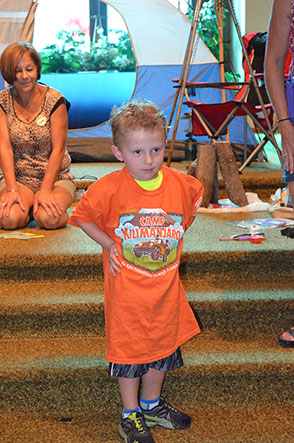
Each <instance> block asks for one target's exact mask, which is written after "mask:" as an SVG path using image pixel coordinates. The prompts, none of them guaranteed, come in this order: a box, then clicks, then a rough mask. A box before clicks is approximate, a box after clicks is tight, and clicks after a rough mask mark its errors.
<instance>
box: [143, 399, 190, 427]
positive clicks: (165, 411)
mask: <svg viewBox="0 0 294 443" xmlns="http://www.w3.org/2000/svg"><path fill="white" fill-rule="evenodd" d="M142 413H143V416H144V419H145V422H146V425H147V426H148V427H149V428H153V427H154V426H157V425H160V426H163V427H164V428H167V429H173V430H180V429H187V428H189V427H190V426H191V417H189V415H187V414H185V413H184V412H181V411H179V410H178V409H176V408H175V407H173V406H170V405H169V404H167V403H166V402H165V401H164V399H163V398H160V401H159V404H158V405H157V406H155V407H154V408H153V409H150V410H146V409H142Z"/></svg>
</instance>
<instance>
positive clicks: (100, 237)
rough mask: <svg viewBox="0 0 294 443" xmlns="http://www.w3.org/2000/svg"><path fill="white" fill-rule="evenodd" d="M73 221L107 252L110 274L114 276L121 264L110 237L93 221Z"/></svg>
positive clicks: (118, 271)
mask: <svg viewBox="0 0 294 443" xmlns="http://www.w3.org/2000/svg"><path fill="white" fill-rule="evenodd" d="M75 222H76V224H77V225H78V226H79V227H80V228H81V229H82V230H83V231H84V232H85V233H86V234H87V235H88V236H89V237H91V238H92V239H93V240H94V241H95V242H96V243H99V245H100V246H102V248H103V249H105V250H106V251H108V252H109V273H110V275H112V276H113V277H115V276H116V274H117V273H120V268H121V264H120V262H119V260H118V258H117V257H118V251H117V249H116V247H115V243H114V241H113V240H112V238H110V237H109V235H107V234H106V233H105V232H104V231H103V230H102V229H100V228H98V226H97V225H95V223H81V222H79V221H78V220H75Z"/></svg>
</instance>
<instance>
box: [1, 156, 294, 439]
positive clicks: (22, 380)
mask: <svg viewBox="0 0 294 443" xmlns="http://www.w3.org/2000/svg"><path fill="white" fill-rule="evenodd" d="M118 167H121V165H120V164H119V163H95V164H73V165H72V169H73V172H74V173H75V175H76V176H77V177H79V183H80V189H83V188H84V187H86V186H87V184H86V183H88V184H89V183H91V182H92V181H93V180H94V177H95V179H96V178H99V177H101V176H103V175H104V174H105V173H108V172H110V171H111V170H114V169H116V168H118ZM172 167H176V168H179V169H182V170H184V171H185V169H186V167H187V164H185V163H176V164H172ZM281 175H282V173H281V169H280V167H279V165H278V164H277V163H275V162H269V163H266V164H265V163H264V164H252V165H251V166H250V168H247V169H246V170H245V171H244V173H243V174H242V176H241V179H242V181H243V183H244V186H245V190H246V191H249V190H250V192H256V193H257V194H258V195H259V196H263V200H264V201H268V200H267V199H268V198H269V195H270V194H271V193H272V191H274V190H275V189H277V187H279V186H280V185H281V184H280V180H281ZM84 176H86V177H85V178H82V177H84ZM220 188H221V192H222V193H223V194H224V196H225V189H223V188H222V183H221V179H220ZM264 217H270V214H269V213H266V212H262V213H256V212H254V213H235V214H218V215H204V214H199V215H198V216H197V219H196V221H195V223H194V224H193V225H192V226H191V228H190V229H189V230H188V231H187V233H186V235H185V240H184V252H183V257H182V261H181V267H180V274H181V279H182V281H183V284H184V287H185V290H186V293H187V296H188V299H189V302H190V304H191V307H192V309H193V311H194V312H195V315H196V317H197V319H198V320H199V323H200V325H201V327H202V332H201V334H200V335H199V336H197V337H195V338H193V339H192V340H190V341H189V342H187V343H186V344H185V345H184V346H183V356H184V360H185V366H184V367H183V368H180V369H179V370H177V371H174V372H173V373H171V374H168V376H167V378H166V382H165V385H164V391H163V394H164V395H165V396H166V398H167V399H168V400H169V401H171V402H172V403H174V404H175V405H177V406H178V407H179V408H182V409H183V410H184V411H186V412H188V413H190V414H191V416H192V418H193V423H192V426H191V428H190V429H188V430H186V431H180V432H173V431H169V430H166V429H163V428H161V429H155V430H153V431H152V433H153V437H154V439H155V441H156V442H158V443H166V442H170V443H175V442H181V443H194V442H203V443H204V442H205V443H207V442H211V441H214V442H217V443H230V442H245V441H246V442H247V441H248V442H249V441H252V442H253V441H254V442H288V441H290V440H291V437H289V436H291V435H292V423H293V418H294V412H293V411H294V408H293V406H294V401H293V395H292V392H293V388H294V351H287V350H284V349H282V348H281V347H280V346H279V345H278V342H277V336H278V335H279V333H280V332H281V331H282V330H283V329H284V328H286V327H289V326H290V325H291V324H292V323H293V322H294V300H293V298H294V287H293V282H294V267H293V250H294V240H292V239H287V238H286V237H284V236H282V235H281V233H280V228H273V229H267V230H266V232H265V236H266V239H265V241H263V242H262V243H261V244H252V243H250V242H248V241H219V238H220V237H226V236H230V235H232V234H235V233H241V232H243V230H242V229H241V228H237V227H235V226H233V225H231V224H230V223H229V222H230V221H234V220H241V219H251V218H264ZM21 231H24V232H26V233H32V234H38V235H43V237H39V238H34V239H30V240H18V239H12V238H0V245H1V254H0V383H1V412H0V435H1V441H5V442H6V443H23V442H30V443H49V442H50V443H51V442H62V443H94V442H101V443H102V442H103V443H112V442H113V443H114V442H118V441H121V440H120V439H119V436H118V423H119V418H120V412H121V404H120V398H119V392H118V388H117V382H116V380H114V379H113V378H111V377H109V376H108V374H107V362H106V361H105V360H104V350H105V346H104V334H105V331H104V306H103V270H102V256H101V248H100V246H98V245H97V244H96V243H94V241H92V240H90V239H89V238H88V237H87V236H86V235H85V234H84V233H83V232H82V231H81V230H79V229H77V228H74V227H72V226H68V227H66V228H64V229H60V230H56V231H53V232H50V231H45V230H42V229H39V228H38V227H37V226H34V225H31V226H29V227H27V228H25V229H22V230H21ZM3 232H4V231H2V230H0V234H2V233H3Z"/></svg>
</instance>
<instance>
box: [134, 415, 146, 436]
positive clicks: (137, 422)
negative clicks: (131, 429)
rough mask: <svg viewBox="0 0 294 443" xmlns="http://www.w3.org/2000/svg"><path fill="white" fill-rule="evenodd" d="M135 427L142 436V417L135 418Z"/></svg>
mask: <svg viewBox="0 0 294 443" xmlns="http://www.w3.org/2000/svg"><path fill="white" fill-rule="evenodd" d="M135 425H136V428H137V429H138V432H139V433H140V434H144V432H145V430H144V426H143V419H142V417H136V418H135Z"/></svg>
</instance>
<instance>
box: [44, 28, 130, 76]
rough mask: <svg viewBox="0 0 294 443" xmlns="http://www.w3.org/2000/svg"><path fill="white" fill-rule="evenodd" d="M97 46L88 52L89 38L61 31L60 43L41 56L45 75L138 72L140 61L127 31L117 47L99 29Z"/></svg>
mask: <svg viewBox="0 0 294 443" xmlns="http://www.w3.org/2000/svg"><path fill="white" fill-rule="evenodd" d="M96 32H97V37H98V38H97V42H96V43H91V44H90V48H88V49H87V48H86V45H85V34H83V33H82V32H80V31H77V32H75V33H72V32H68V31H61V32H59V33H58V35H57V39H58V40H59V42H58V43H57V44H54V45H49V46H46V47H45V48H44V50H43V51H41V52H40V56H41V60H42V72H43V73H50V72H58V73H68V72H78V71H102V70H116V71H135V70H136V61H135V57H134V54H133V50H132V45H131V42H130V38H129V36H128V34H127V33H125V32H123V31H115V32H116V34H118V36H119V37H118V43H117V44H113V43H110V42H109V41H108V38H107V37H106V36H105V35H104V34H103V30H102V29H101V28H98V29H97V31H96Z"/></svg>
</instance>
